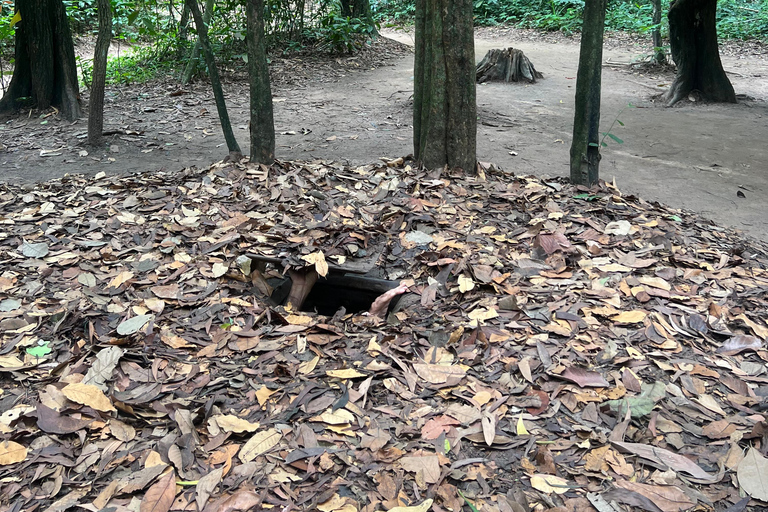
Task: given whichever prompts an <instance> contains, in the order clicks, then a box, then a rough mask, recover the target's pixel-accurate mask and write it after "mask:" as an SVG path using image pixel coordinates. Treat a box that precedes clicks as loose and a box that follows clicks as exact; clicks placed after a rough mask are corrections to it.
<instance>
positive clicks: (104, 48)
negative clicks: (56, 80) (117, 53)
mask: <svg viewBox="0 0 768 512" xmlns="http://www.w3.org/2000/svg"><path fill="white" fill-rule="evenodd" d="M98 9H99V12H98V14H99V35H98V36H97V37H96V48H95V49H94V51H93V77H92V82H91V104H90V105H89V106H88V144H90V145H91V146H98V145H99V144H101V132H102V131H103V130H104V86H105V82H106V78H107V57H108V56H109V42H110V41H111V40H112V6H111V5H110V1H109V0H98Z"/></svg>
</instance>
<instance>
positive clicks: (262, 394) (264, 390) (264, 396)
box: [256, 386, 277, 407]
mask: <svg viewBox="0 0 768 512" xmlns="http://www.w3.org/2000/svg"><path fill="white" fill-rule="evenodd" d="M275 393H277V391H272V390H271V389H269V388H268V387H267V386H262V387H261V388H259V390H258V391H256V400H258V401H259V405H260V406H262V407H264V404H266V403H267V401H268V400H269V397H271V396H272V395H274V394H275Z"/></svg>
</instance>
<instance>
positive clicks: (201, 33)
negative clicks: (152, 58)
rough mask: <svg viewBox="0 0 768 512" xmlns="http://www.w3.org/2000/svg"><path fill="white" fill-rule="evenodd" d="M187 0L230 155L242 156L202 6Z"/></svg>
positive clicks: (194, 0)
mask: <svg viewBox="0 0 768 512" xmlns="http://www.w3.org/2000/svg"><path fill="white" fill-rule="evenodd" d="M186 2H187V6H189V11H190V12H191V13H192V18H193V19H194V20H195V26H196V28H197V37H198V40H199V41H200V46H201V47H202V49H203V55H204V56H205V64H206V66H208V77H209V78H210V79H211V89H213V97H214V99H215V100H216V110H218V112H219V121H220V122H221V130H222V131H223V132H224V140H226V141H227V149H228V150H229V156H230V157H231V158H233V159H235V158H240V157H241V156H242V152H241V151H240V146H239V145H238V144H237V139H235V134H234V132H232V123H231V122H230V121H229V114H228V113H227V103H226V101H224V90H223V89H222V88H221V79H220V78H219V70H218V68H216V59H215V58H214V56H213V51H212V50H211V45H210V44H209V43H208V26H207V25H206V24H205V23H204V22H203V16H202V14H200V6H198V5H197V0H186Z"/></svg>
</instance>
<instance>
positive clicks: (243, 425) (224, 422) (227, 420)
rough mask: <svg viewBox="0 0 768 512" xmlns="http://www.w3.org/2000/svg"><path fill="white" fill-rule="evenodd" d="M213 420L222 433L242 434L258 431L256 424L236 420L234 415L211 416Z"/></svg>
mask: <svg viewBox="0 0 768 512" xmlns="http://www.w3.org/2000/svg"><path fill="white" fill-rule="evenodd" d="M212 419H213V420H215V421H216V424H217V425H218V426H219V428H220V429H221V430H223V431H224V432H235V433H238V434H242V433H243V432H256V431H257V430H258V429H259V424H258V423H251V422H250V421H248V420H245V419H243V418H238V417H237V416H235V415H234V414H221V415H218V416H213V418H212Z"/></svg>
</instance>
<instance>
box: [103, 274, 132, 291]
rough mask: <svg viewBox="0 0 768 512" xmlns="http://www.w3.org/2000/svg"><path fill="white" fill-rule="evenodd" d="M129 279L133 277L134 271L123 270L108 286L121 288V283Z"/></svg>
mask: <svg viewBox="0 0 768 512" xmlns="http://www.w3.org/2000/svg"><path fill="white" fill-rule="evenodd" d="M129 279H133V272H128V271H127V270H126V271H123V272H120V273H119V274H117V276H115V278H114V279H112V281H110V283H109V284H108V285H107V288H119V287H120V285H121V284H123V283H125V282H126V281H128V280H129Z"/></svg>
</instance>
